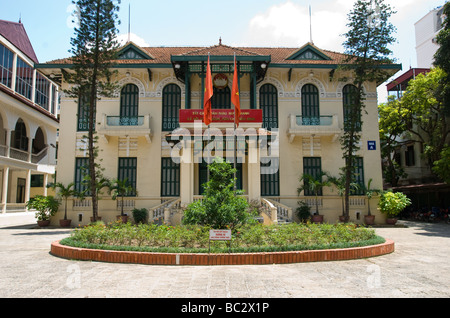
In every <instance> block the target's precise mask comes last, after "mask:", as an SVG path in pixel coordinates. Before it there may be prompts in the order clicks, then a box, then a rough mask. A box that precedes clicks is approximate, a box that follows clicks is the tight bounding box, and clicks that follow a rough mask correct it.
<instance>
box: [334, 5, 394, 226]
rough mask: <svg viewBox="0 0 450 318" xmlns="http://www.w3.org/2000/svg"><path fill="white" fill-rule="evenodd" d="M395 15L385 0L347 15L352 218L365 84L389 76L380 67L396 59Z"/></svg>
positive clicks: (346, 153)
mask: <svg viewBox="0 0 450 318" xmlns="http://www.w3.org/2000/svg"><path fill="white" fill-rule="evenodd" d="M394 13H395V12H394V11H393V10H392V8H391V7H390V5H388V4H385V3H384V0H358V1H356V2H355V4H354V6H353V10H352V11H351V12H350V13H349V14H348V24H347V26H348V27H349V30H348V32H347V33H346V34H345V35H344V36H345V38H346V39H345V41H344V43H343V46H344V48H345V53H346V54H347V55H348V58H347V59H346V61H345V62H344V64H345V65H346V66H344V69H347V70H350V71H352V73H353V76H352V77H353V84H354V86H355V88H356V89H354V90H352V91H351V94H352V96H351V98H349V100H351V105H349V110H348V114H347V116H348V117H347V120H346V122H345V124H344V126H345V129H344V132H343V134H342V137H341V140H340V141H341V146H342V150H343V158H344V160H345V167H344V172H345V180H346V182H345V213H344V218H345V220H346V221H348V219H349V196H350V187H351V183H352V178H353V176H354V170H355V166H354V163H355V157H356V152H357V151H358V150H359V149H360V147H359V146H358V143H359V141H360V140H361V131H362V125H363V123H362V121H361V113H362V111H363V110H364V108H365V94H364V83H367V82H376V83H382V82H384V81H385V80H386V79H387V78H389V74H388V72H387V70H385V69H383V68H382V67H381V66H383V65H385V64H390V63H392V62H393V60H392V59H391V58H390V57H389V56H390V55H391V54H392V51H391V49H390V48H389V45H390V44H392V43H393V42H394V41H395V38H394V37H393V33H394V32H395V30H396V29H395V27H394V26H393V25H392V23H390V22H389V18H390V17H391V16H392V14H394Z"/></svg>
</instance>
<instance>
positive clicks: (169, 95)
mask: <svg viewBox="0 0 450 318" xmlns="http://www.w3.org/2000/svg"><path fill="white" fill-rule="evenodd" d="M162 100H163V105H162V131H173V130H174V129H177V128H178V127H180V120H179V119H180V109H181V89H180V87H179V86H178V85H176V84H169V85H167V86H166V87H164V89H163V98H162Z"/></svg>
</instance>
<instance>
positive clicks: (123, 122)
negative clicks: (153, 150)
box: [97, 114, 152, 143]
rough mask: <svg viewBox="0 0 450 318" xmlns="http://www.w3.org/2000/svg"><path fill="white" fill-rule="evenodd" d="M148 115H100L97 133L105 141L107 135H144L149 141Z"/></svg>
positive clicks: (150, 133)
mask: <svg viewBox="0 0 450 318" xmlns="http://www.w3.org/2000/svg"><path fill="white" fill-rule="evenodd" d="M150 118H151V116H150V115H145V116H131V117H128V116H107V115H105V114H103V115H102V119H101V122H100V124H99V125H98V129H97V133H98V134H99V135H100V136H101V137H103V139H104V140H106V142H108V141H109V137H123V136H129V137H145V138H146V139H147V142H148V143H151V136H152V131H151V129H150Z"/></svg>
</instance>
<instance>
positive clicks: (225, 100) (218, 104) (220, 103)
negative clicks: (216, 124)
mask: <svg viewBox="0 0 450 318" xmlns="http://www.w3.org/2000/svg"><path fill="white" fill-rule="evenodd" d="M211 107H212V108H213V109H231V91H230V88H229V87H228V86H226V87H224V88H216V87H214V95H213V97H212V99H211Z"/></svg>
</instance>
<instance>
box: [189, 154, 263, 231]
mask: <svg viewBox="0 0 450 318" xmlns="http://www.w3.org/2000/svg"><path fill="white" fill-rule="evenodd" d="M208 167H209V171H210V180H209V181H208V182H207V183H205V196H204V198H203V200H200V201H195V202H193V203H191V204H189V205H188V207H187V209H186V211H185V212H184V218H183V224H185V225H188V224H189V225H196V224H198V225H205V226H211V227H212V228H214V229H225V228H231V229H234V228H236V227H237V226H239V225H242V224H246V223H249V222H252V221H253V222H254V217H255V216H256V215H254V213H253V210H250V209H249V204H248V202H247V199H246V198H244V197H242V196H240V195H242V191H236V193H235V192H234V172H235V169H233V168H232V167H231V164H229V163H227V162H224V161H223V160H222V159H220V158H216V159H215V160H214V162H213V163H212V164H210V165H209V166H208ZM249 211H250V212H249Z"/></svg>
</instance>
